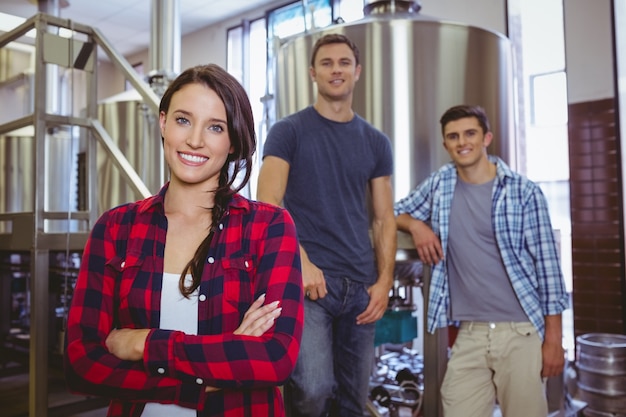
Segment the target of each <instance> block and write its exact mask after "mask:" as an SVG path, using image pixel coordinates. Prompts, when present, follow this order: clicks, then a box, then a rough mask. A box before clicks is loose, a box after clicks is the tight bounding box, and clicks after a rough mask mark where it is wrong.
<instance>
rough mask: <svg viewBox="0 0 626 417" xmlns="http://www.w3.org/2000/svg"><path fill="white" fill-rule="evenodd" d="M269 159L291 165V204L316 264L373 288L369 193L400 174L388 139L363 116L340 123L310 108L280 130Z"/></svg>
mask: <svg viewBox="0 0 626 417" xmlns="http://www.w3.org/2000/svg"><path fill="white" fill-rule="evenodd" d="M268 155H272V156H276V157H279V158H281V159H283V160H285V161H287V162H288V163H289V178H288V181H287V189H286V190H285V197H284V205H285V208H286V209H287V210H289V212H290V214H291V215H292V216H293V218H294V221H295V223H296V228H297V230H298V239H299V240H300V244H302V246H303V247H304V249H305V250H306V251H307V255H308V256H309V259H311V262H313V263H314V264H315V265H316V266H317V267H318V268H320V269H322V271H324V275H326V276H327V277H348V278H350V279H353V280H355V281H359V282H364V283H366V284H373V283H374V282H375V281H376V279H377V272H376V268H375V265H374V253H373V250H372V245H371V241H370V238H369V233H368V231H369V227H370V224H369V222H370V219H369V215H368V210H367V190H368V188H369V181H370V180H372V179H374V178H378V177H383V176H389V175H391V174H392V173H393V159H392V152H391V142H390V141H389V139H388V138H387V136H385V135H384V134H383V133H382V132H381V131H379V130H377V129H375V128H374V127H373V126H372V125H370V124H369V123H367V122H366V121H365V120H364V119H363V118H361V117H360V116H358V115H356V114H355V116H354V118H353V119H352V120H350V121H349V122H345V123H340V122H335V121H332V120H329V119H326V118H324V117H322V116H321V115H320V114H319V113H318V112H317V111H316V110H315V109H314V108H313V107H312V106H309V107H307V108H306V109H304V110H301V111H299V112H297V113H294V114H292V115H290V116H287V117H286V118H284V119H282V120H280V121H278V122H276V123H275V124H274V125H273V126H272V128H271V129H270V131H269V132H268V136H267V140H266V142H265V145H264V147H263V157H266V156H268Z"/></svg>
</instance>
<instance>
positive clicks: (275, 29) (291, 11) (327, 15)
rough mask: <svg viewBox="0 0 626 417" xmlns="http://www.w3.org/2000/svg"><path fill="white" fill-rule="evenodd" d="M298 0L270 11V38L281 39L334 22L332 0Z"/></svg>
mask: <svg viewBox="0 0 626 417" xmlns="http://www.w3.org/2000/svg"><path fill="white" fill-rule="evenodd" d="M307 4H308V7H305V5H304V3H303V2H296V3H292V4H288V5H287V6H283V7H280V8H278V9H276V10H273V11H272V12H270V13H269V17H268V30H269V36H270V38H273V37H278V38H281V39H284V38H287V37H289V36H293V35H297V34H300V33H303V32H306V31H309V30H312V29H316V28H323V27H326V26H329V25H330V24H331V23H332V8H331V6H330V0H312V1H308V2H307Z"/></svg>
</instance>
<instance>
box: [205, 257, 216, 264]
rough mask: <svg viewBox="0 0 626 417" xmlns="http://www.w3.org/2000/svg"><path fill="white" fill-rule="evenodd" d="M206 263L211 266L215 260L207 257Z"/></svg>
mask: <svg viewBox="0 0 626 417" xmlns="http://www.w3.org/2000/svg"><path fill="white" fill-rule="evenodd" d="M206 261H207V262H208V263H210V264H212V263H215V258H214V257H212V256H209V257H208V259H207V260H206Z"/></svg>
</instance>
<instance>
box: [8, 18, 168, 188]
mask: <svg viewBox="0 0 626 417" xmlns="http://www.w3.org/2000/svg"><path fill="white" fill-rule="evenodd" d="M39 20H41V21H43V22H45V23H46V24H50V25H54V26H57V27H60V28H66V29H68V30H72V31H76V32H79V33H83V34H85V35H87V36H89V37H90V38H91V39H92V40H93V41H94V42H95V43H96V44H97V45H98V46H99V47H101V48H102V50H103V51H104V52H105V54H106V55H107V56H108V57H109V59H110V60H111V63H112V64H113V65H114V66H115V67H116V68H117V69H118V70H119V71H121V72H122V73H123V75H124V77H125V78H126V79H127V80H128V81H130V83H131V84H132V86H133V87H134V88H135V89H136V90H137V92H138V93H139V95H140V96H141V97H142V98H143V100H144V104H145V105H147V106H148V108H149V109H150V110H151V111H153V112H154V114H158V112H159V101H160V99H159V98H158V97H157V95H156V93H155V92H154V91H152V89H151V88H150V87H149V85H148V84H147V83H146V82H145V81H144V80H142V79H141V77H140V76H139V75H138V74H137V72H136V71H135V70H134V69H133V68H132V66H131V65H130V64H129V63H128V61H126V59H125V58H124V57H123V56H122V55H120V54H119V53H118V52H117V51H116V50H115V48H114V47H113V46H112V44H111V43H110V42H109V41H108V40H107V39H106V37H105V36H104V35H103V34H102V32H101V31H100V30H99V29H97V28H93V27H90V26H86V25H83V24H80V23H76V22H73V21H71V20H69V19H64V18H59V17H56V16H51V15H48V14H45V13H37V14H35V15H34V16H32V17H30V18H28V19H26V21H24V23H22V24H21V25H19V26H17V27H16V28H15V29H13V30H11V31H9V32H7V33H5V34H2V35H0V48H2V47H4V46H5V45H6V44H8V43H9V42H12V41H15V40H17V39H18V38H20V37H22V36H24V35H25V34H26V33H28V32H29V31H30V30H32V29H35V28H36V24H37V21H39ZM55 117H56V118H58V120H59V121H60V122H63V121H68V120H73V122H75V123H73V124H75V125H78V126H87V127H89V128H91V129H92V130H93V131H94V133H95V136H96V138H97V139H98V141H99V142H100V144H102V146H103V147H104V149H105V150H106V152H107V154H108V155H109V156H110V157H111V158H112V159H113V162H114V163H115V165H116V166H117V167H118V168H119V170H120V173H121V174H122V176H123V177H124V178H125V179H126V180H127V181H128V183H129V186H130V187H131V188H132V189H133V190H134V191H135V192H136V193H138V194H139V195H140V196H142V197H143V198H146V197H148V196H150V195H151V193H150V191H149V190H148V187H147V186H146V185H145V183H144V182H143V180H142V179H141V177H140V176H139V175H138V174H137V172H136V170H135V169H134V168H133V166H132V165H131V164H130V163H129V162H128V160H127V159H126V157H125V156H124V154H123V153H122V151H121V150H120V149H119V147H118V146H117V144H116V143H115V142H114V141H113V139H112V138H111V136H110V135H109V134H108V133H107V132H106V129H104V127H103V126H102V125H101V124H100V122H98V121H96V120H87V121H85V120H80V119H79V118H70V119H68V118H67V117H59V116H55V115H46V119H54V118H55ZM33 121H34V119H33V115H28V116H25V117H22V118H20V119H18V120H14V121H11V122H8V123H5V124H1V125H0V134H4V133H7V132H10V131H12V130H15V129H17V128H21V127H26V126H28V125H32V124H33Z"/></svg>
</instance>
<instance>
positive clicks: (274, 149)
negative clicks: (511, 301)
mask: <svg viewBox="0 0 626 417" xmlns="http://www.w3.org/2000/svg"><path fill="white" fill-rule="evenodd" d="M309 72H310V75H311V79H312V80H313V81H314V82H315V83H316V84H317V93H318V94H317V99H316V101H315V103H314V104H313V105H312V106H309V107H307V108H305V109H304V110H301V111H299V112H297V113H295V114H292V115H290V116H288V117H286V118H284V119H282V120H280V121H278V122H277V123H276V124H274V125H273V126H272V128H271V129H270V131H269V133H268V137H267V140H266V142H265V145H264V151H263V165H262V167H261V172H260V174H259V183H258V194H257V197H258V199H259V200H261V201H266V202H269V203H273V204H276V205H280V204H281V203H282V204H284V206H285V208H287V210H289V212H290V213H291V215H292V216H293V218H294V220H295V222H296V227H297V230H298V239H299V241H300V253H301V259H302V279H303V281H304V288H305V291H306V298H305V301H304V303H305V306H304V307H305V324H304V332H303V336H302V343H301V348H300V355H299V357H298V362H297V364H296V368H295V370H294V372H293V374H292V377H291V379H290V381H289V382H288V383H287V384H286V385H285V404H286V408H287V413H288V415H289V416H291V417H294V416H315V417H318V416H324V415H328V414H329V413H330V415H337V416H342V417H350V416H358V417H362V416H363V411H364V407H365V403H366V401H367V392H368V384H369V378H370V373H371V370H372V364H373V358H374V329H375V322H376V321H377V320H379V319H380V318H381V317H382V316H383V314H384V313H385V310H386V309H387V304H388V300H389V291H390V289H391V287H392V285H393V269H394V261H395V253H396V225H395V218H394V215H393V191H392V185H391V174H392V173H393V161H392V152H391V143H390V141H389V139H388V138H387V137H386V136H385V135H384V134H383V133H382V132H380V131H379V130H377V129H375V128H374V127H373V126H371V125H370V124H369V123H367V122H366V121H365V120H364V119H363V118H361V117H360V116H359V115H357V114H355V113H354V111H353V110H352V98H353V91H354V86H355V83H356V82H357V80H358V79H359V75H360V73H361V65H360V64H359V51H358V49H357V47H356V45H355V44H354V43H353V42H352V41H351V40H350V39H348V38H347V37H345V36H343V35H340V34H329V35H325V36H323V37H321V38H320V39H319V40H318V41H317V43H316V44H315V46H314V48H313V53H312V57H311V67H310V69H309ZM368 192H371V203H372V206H371V207H372V210H371V217H372V219H371V224H370V214H369V212H368V201H367V195H368ZM370 228H371V231H372V239H371V240H370V235H369V229H370ZM372 245H373V247H374V250H372Z"/></svg>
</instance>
